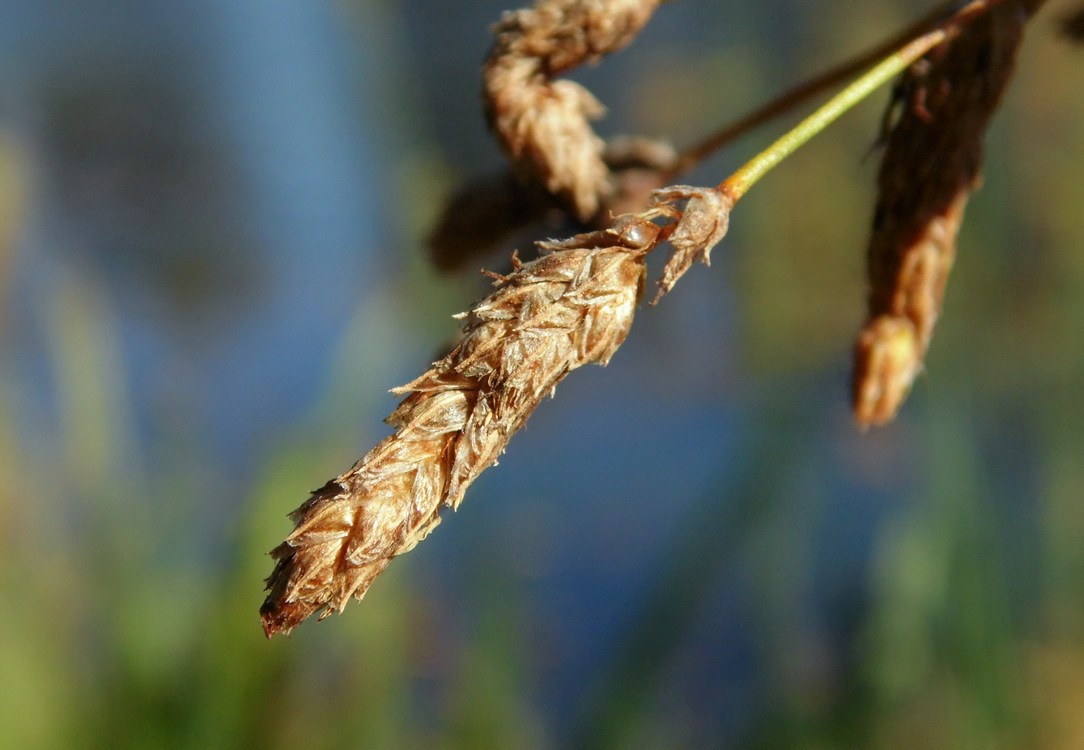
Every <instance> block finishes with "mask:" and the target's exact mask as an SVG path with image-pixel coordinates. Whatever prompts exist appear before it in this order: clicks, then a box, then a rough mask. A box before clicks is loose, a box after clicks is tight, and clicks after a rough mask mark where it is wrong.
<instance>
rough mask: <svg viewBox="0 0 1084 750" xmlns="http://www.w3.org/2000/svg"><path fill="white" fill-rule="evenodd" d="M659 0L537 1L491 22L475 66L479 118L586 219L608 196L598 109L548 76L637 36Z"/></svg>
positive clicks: (535, 177)
mask: <svg viewBox="0 0 1084 750" xmlns="http://www.w3.org/2000/svg"><path fill="white" fill-rule="evenodd" d="M658 4H659V0H539V1H538V2H537V3H536V4H535V6H534V7H533V8H530V9H525V10H517V11H509V12H506V13H505V14H504V17H503V18H501V20H500V22H498V23H497V24H496V26H495V27H494V30H493V31H494V37H495V39H494V43H493V47H492V49H491V50H490V53H489V56H488V58H487V60H486V63H485V67H484V69H483V77H484V97H485V106H486V116H487V118H488V119H489V123H490V126H491V127H492V128H493V130H494V132H495V133H496V134H497V136H498V138H499V139H500V141H501V144H502V146H503V147H504V149H505V151H506V152H507V153H508V154H509V156H510V157H511V159H512V162H513V165H514V166H515V167H516V169H517V170H518V171H519V172H520V173H521V174H522V175H523V176H524V177H525V178H526V179H527V180H529V181H531V182H535V183H537V184H540V185H543V186H545V188H546V189H547V190H548V191H549V192H550V193H552V194H553V195H555V196H557V197H558V198H559V199H560V200H561V201H562V202H564V203H565V204H566V205H567V206H568V207H569V208H570V210H571V211H572V212H573V213H574V214H575V215H576V216H577V217H578V218H579V219H580V220H581V221H587V220H588V219H590V218H591V217H592V216H594V215H595V214H596V212H597V211H598V208H599V205H600V203H601V201H602V200H603V199H604V198H605V197H606V196H608V195H609V193H610V191H611V185H610V182H609V170H608V169H607V167H606V163H605V161H604V160H603V152H604V149H605V142H604V141H603V140H602V139H601V138H599V137H598V136H597V135H596V134H595V132H594V130H592V128H591V124H590V122H591V120H594V119H597V118H599V117H601V116H602V115H603V113H604V111H605V110H604V108H603V106H602V104H601V103H600V102H599V101H598V100H597V99H596V98H595V97H594V96H593V95H592V94H591V92H589V91H588V90H587V89H585V88H584V87H583V86H580V85H579V84H577V83H573V82H572V81H566V80H555V78H556V77H557V76H559V75H561V74H562V73H564V72H565V71H567V70H569V69H571V68H573V67H576V66H578V65H582V64H584V63H594V62H597V61H598V60H599V59H600V58H601V57H602V56H603V55H606V54H609V53H610V52H615V51H617V50H619V49H621V48H622V47H624V46H625V45H626V44H628V43H629V42H630V41H632V39H633V38H634V37H635V36H636V34H637V33H639V31H640V29H641V28H643V26H644V25H645V24H646V23H647V22H648V20H649V19H650V18H651V15H652V14H653V13H654V11H655V8H656V7H657V6H658Z"/></svg>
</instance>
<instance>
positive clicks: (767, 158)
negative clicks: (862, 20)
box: [719, 28, 948, 201]
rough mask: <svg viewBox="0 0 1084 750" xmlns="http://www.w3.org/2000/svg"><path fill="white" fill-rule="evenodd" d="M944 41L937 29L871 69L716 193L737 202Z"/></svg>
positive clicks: (739, 171)
mask: <svg viewBox="0 0 1084 750" xmlns="http://www.w3.org/2000/svg"><path fill="white" fill-rule="evenodd" d="M947 37H948V32H947V31H946V30H945V29H944V28H940V29H936V30H934V31H931V32H929V33H928V34H924V35H923V36H920V37H918V38H917V39H915V40H914V41H912V42H910V43H909V44H907V45H906V46H904V47H903V48H901V49H900V50H899V51H897V52H896V53H895V54H893V55H892V56H891V57H889V58H887V59H885V60H884V61H883V62H881V63H879V64H878V65H876V66H874V67H873V68H871V69H870V70H869V72H867V73H865V74H863V75H862V76H861V77H860V78H858V79H857V80H856V81H855V82H854V83H852V84H850V85H849V86H847V88H845V89H843V90H842V91H840V92H839V93H838V94H836V95H835V96H834V97H832V98H831V99H830V100H829V101H828V102H827V103H826V104H825V105H824V106H822V107H821V108H820V109H818V110H817V111H816V112H814V113H813V114H811V115H810V116H809V117H807V118H806V119H804V120H802V121H801V122H800V123H799V124H798V125H797V126H796V127H795V128H794V129H793V130H791V131H790V132H788V133H787V134H786V135H784V136H783V137H781V138H780V139H779V140H777V141H776V142H775V143H773V144H772V145H771V146H769V147H768V148H767V149H765V150H764V151H762V152H760V153H759V154H757V155H756V156H755V157H753V159H752V160H750V161H749V162H748V163H747V164H746V165H745V166H744V167H742V168H741V169H739V170H738V171H737V172H735V173H734V174H732V175H731V176H730V177H728V178H727V179H726V180H725V181H723V182H722V184H720V185H719V189H720V190H721V191H723V192H724V193H728V194H729V195H730V196H731V197H732V198H733V199H734V200H735V201H736V200H737V199H738V198H741V197H742V196H743V195H745V193H746V192H747V191H748V190H749V188H751V187H752V186H753V185H754V184H755V183H756V181H757V180H759V179H760V178H761V177H763V176H764V175H765V174H767V173H768V171H770V170H771V169H772V167H774V166H775V165H777V164H779V162H781V161H783V160H784V159H785V158H787V157H788V156H790V155H791V154H792V153H794V152H795V151H796V150H798V149H799V148H800V147H801V146H803V145H804V144H805V143H806V142H807V141H808V140H809V139H810V138H812V137H813V136H815V135H816V134H817V133H819V132H821V131H822V130H824V129H825V128H826V127H828V126H829V125H830V124H832V123H833V122H835V121H836V120H837V119H838V118H839V117H840V116H841V115H843V113H844V112H846V111H847V110H849V109H850V108H851V107H853V106H854V105H856V104H858V103H859V102H860V101H862V100H863V99H865V98H866V97H867V96H869V95H870V94H871V93H872V92H873V91H875V90H876V89H878V88H880V87H881V86H882V85H883V84H885V83H887V82H888V81H890V80H892V79H893V78H895V77H896V76H897V75H899V74H900V73H901V72H903V70H904V69H906V68H907V66H909V65H911V64H912V63H913V62H915V61H916V60H918V59H919V58H920V57H922V56H923V55H925V54H926V53H927V52H929V51H930V50H931V49H933V48H934V47H936V46H937V45H938V44H940V43H941V42H943V41H944V40H945V39H946V38H947Z"/></svg>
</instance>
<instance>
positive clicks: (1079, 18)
mask: <svg viewBox="0 0 1084 750" xmlns="http://www.w3.org/2000/svg"><path fill="white" fill-rule="evenodd" d="M1061 29H1062V32H1063V33H1064V34H1065V37H1066V38H1067V39H1069V40H1070V41H1072V42H1075V43H1077V44H1084V5H1081V6H1080V7H1079V8H1077V9H1076V10H1074V11H1072V12H1071V13H1069V14H1068V15H1066V16H1065V18H1063V19H1062V21H1061Z"/></svg>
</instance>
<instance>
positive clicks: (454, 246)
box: [427, 136, 678, 271]
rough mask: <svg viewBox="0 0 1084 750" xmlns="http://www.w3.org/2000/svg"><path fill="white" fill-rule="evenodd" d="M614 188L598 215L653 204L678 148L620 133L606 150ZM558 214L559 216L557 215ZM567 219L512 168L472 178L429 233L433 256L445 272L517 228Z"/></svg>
mask: <svg viewBox="0 0 1084 750" xmlns="http://www.w3.org/2000/svg"><path fill="white" fill-rule="evenodd" d="M603 159H604V160H605V162H606V166H607V168H608V169H609V170H610V171H611V175H612V182H613V184H614V189H613V191H612V192H611V194H610V196H609V199H608V200H607V201H606V203H605V204H604V205H603V206H602V207H601V208H600V210H599V212H598V214H597V215H596V217H595V221H596V222H598V221H599V218H600V217H601V216H602V215H605V216H606V221H605V222H604V223H601V224H599V226H598V227H597V228H604V227H605V226H608V225H609V222H610V217H611V216H619V215H621V214H627V213H635V212H637V211H640V210H641V209H642V208H643V207H644V206H645V205H647V204H648V203H649V199H650V197H651V191H652V190H655V189H657V188H659V187H662V185H663V184H665V180H664V176H665V175H666V174H667V173H668V172H669V171H670V170H672V169H673V168H674V167H675V166H676V165H677V161H678V154H677V152H676V151H675V150H674V147H673V146H671V145H670V144H668V143H665V142H663V141H657V140H653V139H650V138H642V137H638V136H617V137H615V138H612V139H610V141H609V143H607V144H606V151H605V153H604V154H603ZM554 215H555V216H554ZM551 216H554V218H556V220H557V221H561V220H562V219H563V220H565V221H567V219H568V214H567V213H566V212H565V211H563V210H561V209H560V208H559V205H558V203H557V201H556V200H555V199H554V197H553V196H551V195H550V194H549V193H548V192H546V191H545V190H544V189H543V188H541V187H539V186H538V185H536V184H534V183H525V182H523V181H522V180H520V179H518V178H517V177H516V176H515V175H513V174H512V173H510V172H505V173H502V174H497V175H490V176H488V177H484V178H480V179H477V180H473V181H471V182H469V183H467V184H466V185H465V186H464V187H463V188H462V189H460V190H459V191H458V192H456V193H455V194H453V195H452V196H451V197H450V198H449V199H448V201H447V203H446V204H445V206H444V209H443V210H442V212H441V214H440V216H438V217H437V220H436V222H435V223H434V225H433V228H432V231H431V232H430V234H429V238H428V240H427V243H428V245H429V258H430V260H432V261H433V265H435V266H436V267H437V269H438V270H440V271H456V270H459V269H462V268H463V267H465V266H466V265H467V263H469V262H470V261H473V260H475V259H477V258H478V257H479V256H481V255H483V254H485V253H487V252H490V251H493V250H495V249H496V248H497V247H498V246H499V245H500V243H502V242H504V241H507V240H508V238H509V237H510V236H511V235H513V234H514V233H516V232H519V231H521V230H523V229H525V228H526V227H529V226H531V225H532V224H534V223H536V222H540V221H542V220H543V219H544V218H549V217H551Z"/></svg>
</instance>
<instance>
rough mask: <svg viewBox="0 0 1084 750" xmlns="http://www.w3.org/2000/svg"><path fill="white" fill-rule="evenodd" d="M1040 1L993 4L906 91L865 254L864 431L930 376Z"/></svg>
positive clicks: (859, 406)
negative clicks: (990, 129) (954, 274)
mask: <svg viewBox="0 0 1084 750" xmlns="http://www.w3.org/2000/svg"><path fill="white" fill-rule="evenodd" d="M1039 4H1041V3H1035V2H1020V1H1019V0H1010V1H1007V2H1001V3H998V4H997V5H994V6H992V7H990V8H989V9H988V10H987V11H986V12H985V13H984V14H983V15H981V16H980V17H978V18H976V19H975V20H972V21H970V23H968V25H966V26H964V27H963V28H962V29H960V30H959V32H958V33H957V35H956V36H955V37H954V38H953V39H952V40H951V41H949V42H948V43H946V44H943V45H941V46H940V47H937V48H935V49H934V50H932V51H931V52H930V53H929V54H928V55H927V56H926V57H925V58H924V59H923V60H922V61H920V62H919V63H917V64H915V65H913V66H912V67H911V68H910V69H909V70H908V71H907V72H906V73H905V74H904V75H903V76H902V78H901V80H900V81H899V83H898V85H897V88H896V93H895V97H894V101H893V104H892V106H891V108H890V112H889V115H888V116H887V118H886V119H887V120H888V121H891V120H892V119H893V117H894V121H893V122H891V124H890V125H889V127H888V131H887V134H886V136H885V141H886V146H885V153H884V157H883V160H882V162H881V168H880V173H879V178H878V188H879V193H878V199H877V207H876V211H875V215H874V220H873V233H872V237H871V239H870V245H869V251H868V252H869V255H868V263H869V265H868V271H869V284H870V290H869V321H868V323H867V324H866V326H865V328H864V329H863V330H862V332H861V333H860V334H859V337H858V344H857V346H856V350H855V370H854V386H853V388H854V390H853V397H854V410H855V418H856V420H857V421H858V423H859V425H861V426H863V427H865V426H868V425H871V424H882V423H885V422H888V421H890V420H891V419H892V418H893V417H894V416H895V414H896V411H897V410H898V409H899V406H900V404H901V403H902V402H903V400H904V399H905V398H906V396H907V393H908V392H909V390H910V388H911V384H912V383H913V382H914V379H915V377H916V376H917V375H918V373H919V372H921V370H922V361H923V358H924V356H925V353H926V349H927V348H928V346H929V343H930V337H931V335H932V334H933V328H934V324H935V323H936V321H937V316H938V314H939V312H940V310H941V301H942V297H943V295H944V289H945V282H946V280H947V278H948V274H949V270H950V269H951V268H952V264H953V261H954V259H955V254H956V236H957V232H958V231H959V228H960V223H961V221H962V219H963V214H964V207H965V205H966V203H967V199H968V196H969V195H970V193H971V191H972V190H974V189H975V188H976V187H977V185H978V182H979V179H980V172H981V166H982V151H983V136H984V134H985V132H986V128H987V125H988V124H989V121H990V118H991V116H992V115H993V113H994V111H995V110H996V108H997V105H998V103H999V101H1000V100H1001V95H1002V92H1003V91H1004V89H1005V87H1006V85H1007V84H1008V82H1009V79H1010V78H1011V76H1012V71H1013V67H1014V64H1015V60H1016V52H1017V49H1018V47H1019V44H1020V42H1021V39H1022V36H1023V31H1024V25H1025V23H1026V21H1027V19H1028V13H1029V12H1030V11H1033V10H1034V9H1035V8H1036V7H1037V6H1038V5H1039Z"/></svg>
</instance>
